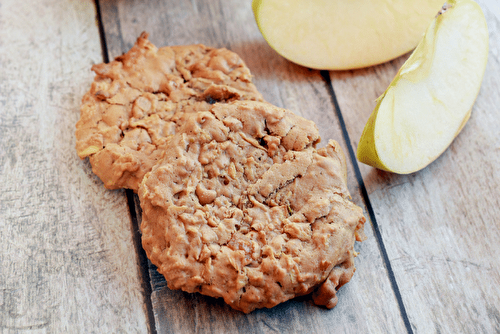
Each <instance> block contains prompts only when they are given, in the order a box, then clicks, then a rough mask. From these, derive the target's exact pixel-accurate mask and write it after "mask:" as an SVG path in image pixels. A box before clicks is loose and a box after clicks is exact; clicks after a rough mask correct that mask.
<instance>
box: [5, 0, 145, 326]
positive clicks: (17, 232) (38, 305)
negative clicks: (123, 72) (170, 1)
mask: <svg viewBox="0 0 500 334" xmlns="http://www.w3.org/2000/svg"><path fill="white" fill-rule="evenodd" d="M95 14H96V12H95V7H94V3H93V2H92V1H90V0H85V1H80V0H79V1H72V0H64V1H56V0H43V1H39V0H31V1H30V0H26V1H23V2H18V1H13V0H10V1H8V0H3V1H1V3H0V64H1V69H2V70H1V71H0V109H1V110H0V240H1V241H2V242H1V243H0V332H1V333H117V332H122V333H125V332H130V333H141V332H142V333H145V332H147V331H148V327H147V319H146V315H145V310H144V296H143V294H142V291H141V282H140V280H139V275H138V270H137V263H136V262H137V261H136V253H135V249H134V248H133V243H132V240H131V231H130V229H131V220H130V216H129V210H128V206H127V203H126V199H125V197H124V196H123V193H122V192H112V191H107V190H105V189H104V188H103V187H102V184H101V182H100V181H99V180H98V179H97V178H96V177H95V176H94V175H93V174H92V171H91V169H90V166H89V164H88V163H87V162H86V161H81V160H80V159H79V158H78V156H77V155H76V151H75V138H74V130H75V123H76V121H77V120H78V118H79V105H80V100H81V98H82V96H83V94H84V93H85V91H86V90H88V88H89V86H90V83H91V81H92V79H93V74H92V73H91V72H90V66H91V65H92V64H94V63H98V62H101V61H102V53H101V45H100V41H99V34H98V29H97V26H96V22H95Z"/></svg>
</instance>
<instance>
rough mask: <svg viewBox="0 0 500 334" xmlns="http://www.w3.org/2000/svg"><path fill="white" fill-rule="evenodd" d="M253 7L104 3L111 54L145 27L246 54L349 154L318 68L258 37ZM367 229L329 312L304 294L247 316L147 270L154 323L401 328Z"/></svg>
mask: <svg viewBox="0 0 500 334" xmlns="http://www.w3.org/2000/svg"><path fill="white" fill-rule="evenodd" d="M250 5H251V2H250V1H211V2H208V1H148V2H142V1H102V2H101V9H102V19H103V25H104V29H105V36H106V44H107V48H108V51H109V56H110V59H112V58H114V57H116V56H118V55H120V54H122V53H124V52H126V51H127V50H128V49H129V48H130V47H131V46H132V45H133V43H134V42H135V40H136V38H137V37H138V36H139V34H140V33H141V32H142V31H148V32H149V33H150V39H151V41H152V42H153V43H154V44H155V45H157V46H164V45H182V44H193V43H203V44H206V45H209V46H214V47H226V48H228V49H230V50H232V51H235V52H237V53H238V54H239V55H240V56H241V57H242V58H243V60H244V61H245V62H246V64H247V65H248V67H249V68H250V70H251V71H252V73H253V75H254V82H255V84H256V86H257V88H258V89H259V90H260V91H261V92H262V93H263V95H264V98H265V99H266V100H268V101H269V102H271V103H273V104H275V105H277V106H280V107H285V108H288V109H291V110H293V111H294V112H296V113H298V114H301V115H302V116H304V117H307V118H309V119H312V120H313V121H315V122H316V124H318V126H319V130H320V134H321V136H322V138H323V142H326V141H327V140H328V139H336V140H338V141H339V142H340V143H341V145H342V146H343V148H344V149H345V151H346V153H347V147H346V145H345V141H344V139H343V135H342V131H341V127H340V124H339V120H338V117H337V115H336V111H335V109H334V107H333V103H332V99H331V96H330V95H329V87H328V86H327V84H326V82H325V80H324V79H323V78H322V77H321V75H320V72H318V71H311V70H309V69H306V68H303V67H300V66H297V65H294V64H292V63H290V62H288V61H285V60H284V59H283V58H281V57H280V56H278V55H277V54H276V53H275V52H274V51H273V50H272V49H271V48H270V47H269V46H268V45H267V43H266V42H265V41H264V39H263V38H262V36H261V35H260V33H259V31H258V29H257V26H256V24H255V21H254V18H253V14H252V12H251V7H250ZM348 168H349V170H348V174H349V180H348V186H349V189H350V190H351V193H352V195H353V200H354V202H355V203H357V204H358V205H361V206H362V207H363V206H364V203H363V199H362V196H361V194H360V189H359V186H358V182H357V180H356V178H355V177H354V171H353V165H352V162H350V161H349V166H348ZM138 212H140V210H138ZM139 220H140V219H139ZM365 230H366V233H367V236H368V240H367V241H365V242H363V243H361V244H357V245H356V250H357V251H359V252H360V255H359V257H358V258H357V259H356V267H357V269H358V270H357V272H356V274H355V275H354V277H353V279H352V281H351V282H350V283H349V284H347V285H346V286H344V287H342V289H341V290H340V292H339V304H338V305H337V306H336V308H335V309H333V310H325V309H321V308H318V307H316V306H314V305H313V304H312V302H311V301H310V299H309V298H301V299H299V300H294V301H291V302H287V303H285V304H283V305H279V306H277V307H275V308H273V309H271V310H259V311H255V312H253V313H251V314H250V315H244V314H242V313H239V312H236V311H233V310H231V309H230V308H229V307H227V306H226V305H224V303H223V302H222V301H221V300H216V299H213V298H208V297H204V296H201V295H197V294H195V295H189V294H186V293H183V292H180V291H171V290H169V289H168V288H167V287H166V283H165V281H164V279H163V277H162V276H161V275H159V274H158V273H157V272H156V270H155V269H154V268H152V269H151V281H152V287H153V294H152V302H153V309H154V312H155V316H156V329H157V330H158V332H160V333H174V332H241V333H253V332H254V333H262V332H266V333H267V332H297V333H298V332H318V333H321V332H331V331H339V332H345V333H368V332H374V333H377V332H378V333H402V332H405V331H406V329H405V325H404V323H403V320H402V317H401V314H400V310H399V308H398V304H397V301H396V298H395V295H394V291H393V290H392V287H391V284H390V281H389V277H388V275H387V270H386V267H385V265H384V262H383V259H382V255H381V253H380V249H379V245H378V244H377V240H376V238H375V237H374V236H373V229H372V226H371V225H370V222H368V223H367V224H366V228H365Z"/></svg>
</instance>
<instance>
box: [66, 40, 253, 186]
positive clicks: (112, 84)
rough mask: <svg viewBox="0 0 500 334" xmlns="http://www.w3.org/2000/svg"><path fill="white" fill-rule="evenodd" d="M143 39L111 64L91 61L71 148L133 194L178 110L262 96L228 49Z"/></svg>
mask: <svg viewBox="0 0 500 334" xmlns="http://www.w3.org/2000/svg"><path fill="white" fill-rule="evenodd" d="M147 37H148V35H147V34H146V33H143V34H142V35H141V36H140V37H139V38H138V39H137V42H136V44H135V45H134V46H133V47H132V48H131V49H130V50H129V51H128V52H127V53H125V54H124V55H122V56H120V57H117V58H116V59H115V60H114V61H112V62H110V63H109V64H97V65H94V66H93V67H92V70H93V71H94V72H95V73H96V77H95V80H94V82H93V83H92V86H91V88H90V90H89V91H88V92H87V94H85V96H84V97H83V100H82V105H81V111H80V120H79V121H78V123H77V124H76V139H77V142H76V150H77V152H78V156H79V157H80V158H82V159H84V158H86V157H88V158H89V160H90V163H91V165H92V170H93V171H94V173H95V174H96V175H97V176H99V178H100V179H101V180H102V181H103V183H104V185H105V187H106V188H109V189H118V188H129V189H133V190H134V191H136V192H137V188H138V187H139V183H140V182H141V180H142V178H143V176H144V174H146V173H147V172H148V171H149V170H151V168H152V167H153V165H154V164H155V163H156V161H157V160H158V158H159V156H160V153H161V151H162V149H163V146H164V144H165V140H166V137H168V136H169V135H171V134H172V133H175V129H176V127H177V119H178V118H179V115H180V114H182V113H188V112H198V111H203V110H208V109H209V108H210V106H211V105H212V104H213V103H215V102H228V101H233V100H257V101H262V100H263V99H262V96H261V94H260V93H259V92H258V91H257V89H256V87H255V86H254V84H253V83H252V76H251V74H250V70H249V69H248V67H246V65H245V63H244V62H243V60H242V59H241V58H240V57H239V56H238V55H237V54H235V53H234V52H231V51H229V50H227V49H213V48H210V47H207V46H204V45H201V44H198V45H186V46H166V47H161V48H157V47H156V46H155V45H153V44H152V43H151V42H150V41H149V40H148V38H147Z"/></svg>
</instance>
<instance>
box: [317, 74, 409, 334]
mask: <svg viewBox="0 0 500 334" xmlns="http://www.w3.org/2000/svg"><path fill="white" fill-rule="evenodd" d="M320 74H321V77H322V78H323V80H324V81H325V85H326V88H327V90H328V93H329V94H330V98H331V99H332V103H333V106H334V108H335V111H336V112H337V117H338V119H339V123H340V127H341V129H342V136H343V137H344V140H345V143H346V146H347V150H348V151H349V158H350V159H351V162H352V165H353V169H354V173H355V174H356V180H357V181H358V185H359V189H360V190H361V195H362V196H363V199H364V201H365V205H366V210H367V211H368V215H369V216H370V220H371V222H372V226H373V230H374V232H375V237H376V239H377V245H378V247H379V249H380V253H381V254H382V258H383V259H384V264H385V268H386V270H387V274H388V276H389V280H390V282H391V286H392V290H393V291H394V295H395V296H396V300H397V302H398V306H399V310H400V312H401V317H402V318H403V321H404V324H405V327H406V330H407V331H408V333H409V334H413V329H412V327H411V323H410V320H409V319H408V314H407V313H406V308H405V305H404V302H403V298H402V297H401V292H400V291H399V286H398V283H397V281H396V277H395V276H394V271H393V270H392V266H391V261H390V260H389V256H388V255H387V251H386V249H385V245H384V240H383V239H382V234H381V233H380V229H379V226H378V223H377V219H376V217H375V212H374V211H373V207H372V204H371V202H370V197H369V196H368V192H367V191H366V187H365V182H364V181H363V177H362V176H361V172H360V170H359V166H358V161H357V159H356V154H355V153H354V149H353V147H352V145H351V138H350V137H349V133H348V132H347V127H346V125H345V122H344V117H343V116H342V111H341V110H340V106H339V102H338V101H337V96H336V95H335V91H334V90H333V85H332V81H331V79H330V72H328V71H320Z"/></svg>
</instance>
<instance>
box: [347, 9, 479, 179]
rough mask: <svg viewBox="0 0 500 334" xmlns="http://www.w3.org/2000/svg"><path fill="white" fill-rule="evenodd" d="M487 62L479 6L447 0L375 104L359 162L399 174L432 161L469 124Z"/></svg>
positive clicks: (362, 138)
mask: <svg viewBox="0 0 500 334" xmlns="http://www.w3.org/2000/svg"><path fill="white" fill-rule="evenodd" d="M487 58H488V28H487V26H486V20H485V18H484V14H483V12H482V10H481V8H480V7H479V5H478V4H477V3H475V2H474V1H471V0H456V1H448V3H447V4H446V5H445V6H444V7H443V10H442V12H441V13H440V15H438V16H437V17H436V18H435V19H434V20H433V22H432V23H431V24H430V26H429V27H428V29H427V31H426V33H425V35H424V37H423V39H422V40H421V41H420V43H419V44H418V46H417V47H416V49H415V50H414V51H413V53H412V54H411V56H410V57H409V58H408V60H407V61H406V62H405V63H404V64H403V66H402V67H401V69H400V70H399V72H398V74H397V75H396V77H395V78H394V80H393V81H392V83H391V84H390V86H389V87H388V89H387V90H386V91H385V93H384V94H383V95H382V96H381V97H380V98H379V99H378V102H377V105H376V107H375V109H374V111H373V113H372V114H371V116H370V118H369V119H368V122H367V124H366V126H365V129H364V131H363V133H362V135H361V139H360V141H359V145H358V150H357V157H358V160H359V161H360V162H362V163H365V164H368V165H371V166H373V167H377V168H379V169H383V170H387V171H391V172H395V173H398V174H408V173H412V172H415V171H418V170H420V169H422V168H424V167H426V166H427V165H428V164H429V163H431V162H432V161H434V160H435V159H436V158H437V157H438V156H440V155H441V153H442V152H443V151H444V150H446V148H447V147H448V146H449V145H450V144H451V142H452V141H453V139H454V138H455V137H456V136H457V135H458V133H459V132H460V130H461V129H462V128H463V126H464V125H465V123H466V122H467V120H468V119H469V116H470V113H471V108H472V106H473V104H474V101H475V99H476V97H477V95H478V93H479V89H480V86H481V81H482V78H483V75H484V71H485V69H486V62H487Z"/></svg>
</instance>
